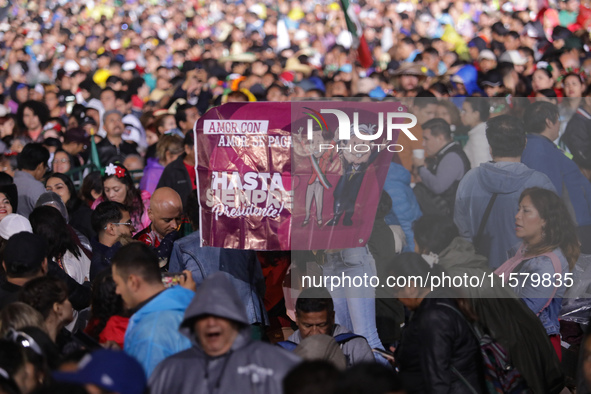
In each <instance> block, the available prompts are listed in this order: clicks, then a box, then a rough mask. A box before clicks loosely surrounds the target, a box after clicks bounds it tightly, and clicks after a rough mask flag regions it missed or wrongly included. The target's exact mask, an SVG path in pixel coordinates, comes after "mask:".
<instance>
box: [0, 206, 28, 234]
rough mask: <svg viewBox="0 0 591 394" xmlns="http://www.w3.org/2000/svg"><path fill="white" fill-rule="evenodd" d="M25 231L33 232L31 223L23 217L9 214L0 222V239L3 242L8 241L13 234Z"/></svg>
mask: <svg viewBox="0 0 591 394" xmlns="http://www.w3.org/2000/svg"><path fill="white" fill-rule="evenodd" d="M22 231H26V232H28V233H32V232H33V228H32V227H31V222H29V219H27V218H26V217H24V216H21V215H17V214H16V213H11V214H10V215H6V216H5V217H4V219H2V221H0V237H2V238H4V239H5V240H8V239H10V237H12V236H13V235H14V234H17V233H20V232H22Z"/></svg>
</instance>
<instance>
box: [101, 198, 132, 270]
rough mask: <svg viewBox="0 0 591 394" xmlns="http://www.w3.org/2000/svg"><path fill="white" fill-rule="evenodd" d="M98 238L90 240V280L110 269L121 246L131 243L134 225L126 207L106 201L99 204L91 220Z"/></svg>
mask: <svg viewBox="0 0 591 394" xmlns="http://www.w3.org/2000/svg"><path fill="white" fill-rule="evenodd" d="M90 221H91V223H92V228H93V230H94V231H95V232H96V233H97V237H96V238H93V239H91V240H90V244H91V245H92V251H93V254H92V260H91V261H90V280H92V279H93V278H95V277H96V275H98V274H99V273H100V272H101V271H103V270H105V269H108V268H109V269H110V267H111V259H112V258H113V256H114V255H115V253H116V252H117V251H118V250H119V248H120V247H121V245H123V244H126V243H127V242H129V241H130V240H131V239H132V238H131V232H132V231H133V224H132V223H131V216H130V215H129V211H128V210H127V208H125V206H124V205H122V204H120V203H118V202H114V201H105V202H103V203H101V204H99V205H98V206H97V207H96V209H95V210H94V211H93V212H92V216H91V218H90Z"/></svg>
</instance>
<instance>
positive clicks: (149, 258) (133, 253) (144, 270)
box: [111, 242, 162, 284]
mask: <svg viewBox="0 0 591 394" xmlns="http://www.w3.org/2000/svg"><path fill="white" fill-rule="evenodd" d="M111 264H112V265H113V266H114V267H117V271H119V272H120V275H121V277H122V278H123V279H124V280H126V281H127V277H128V276H129V275H131V274H134V275H138V276H140V277H141V278H142V279H143V280H144V281H145V282H147V283H152V284H156V283H159V282H161V281H162V275H161V273H160V267H159V266H158V256H156V254H155V253H154V252H153V251H152V249H150V247H149V246H148V245H146V244H144V243H142V242H132V243H130V244H127V245H125V246H122V247H121V248H120V249H119V250H118V251H117V253H115V255H114V256H113V259H112V260H111Z"/></svg>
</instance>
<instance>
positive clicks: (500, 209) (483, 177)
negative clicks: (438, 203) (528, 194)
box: [454, 162, 556, 269]
mask: <svg viewBox="0 0 591 394" xmlns="http://www.w3.org/2000/svg"><path fill="white" fill-rule="evenodd" d="M536 186H537V187H541V188H544V189H548V190H552V191H554V192H555V191H556V190H555V189H554V186H553V185H552V181H550V179H549V178H548V177H547V176H546V175H544V174H542V173H541V172H538V171H535V170H532V169H531V168H529V167H527V166H526V165H525V164H522V163H515V162H498V163H497V162H489V163H483V164H481V165H480V167H477V168H473V169H471V170H470V171H468V173H467V174H466V175H465V176H464V178H463V179H462V181H461V182H460V185H459V186H458V191H457V193H456V202H455V209H454V222H455V223H456V225H457V226H458V229H459V230H460V235H461V236H462V237H464V238H466V239H467V240H469V241H471V242H473V241H474V240H473V238H474V237H476V235H477V233H478V227H479V226H480V222H481V221H482V218H483V216H484V211H485V210H486V207H487V206H488V203H489V201H490V199H491V197H492V195H493V194H494V193H497V199H496V200H495V203H494V205H493V207H492V210H491V212H490V216H489V218H488V221H487V223H486V226H485V228H484V232H483V236H482V238H481V245H482V246H483V250H486V251H488V252H487V253H486V254H487V257H488V263H489V266H490V267H491V268H493V269H496V268H498V267H499V266H500V265H501V264H503V263H504V262H505V261H506V260H507V259H508V258H509V257H510V256H509V253H508V252H509V251H510V249H511V248H512V247H513V246H514V245H516V244H518V243H519V242H520V240H519V238H517V236H516V235H515V215H516V214H517V211H518V206H519V197H520V196H521V193H522V192H523V191H524V190H525V189H527V188H530V187H536Z"/></svg>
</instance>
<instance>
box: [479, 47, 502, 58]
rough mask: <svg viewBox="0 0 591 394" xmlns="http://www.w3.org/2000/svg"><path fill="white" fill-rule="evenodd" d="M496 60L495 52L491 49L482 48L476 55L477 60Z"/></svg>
mask: <svg viewBox="0 0 591 394" xmlns="http://www.w3.org/2000/svg"><path fill="white" fill-rule="evenodd" d="M483 59H485V60H495V61H496V60H497V57H496V56H495V54H494V53H493V51H491V50H490V49H484V50H482V51H480V54H479V55H478V60H483Z"/></svg>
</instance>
